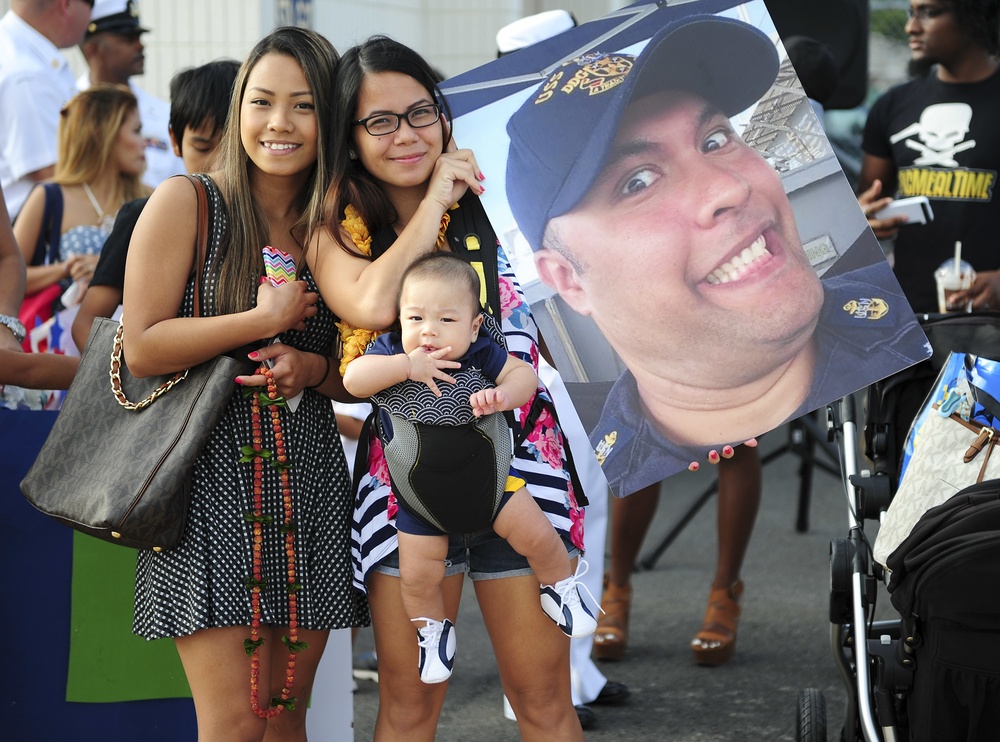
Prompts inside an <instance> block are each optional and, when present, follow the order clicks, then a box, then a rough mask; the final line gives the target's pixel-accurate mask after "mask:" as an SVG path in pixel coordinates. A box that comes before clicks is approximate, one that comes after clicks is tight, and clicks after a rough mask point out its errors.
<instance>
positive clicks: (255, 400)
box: [240, 364, 309, 719]
mask: <svg viewBox="0 0 1000 742" xmlns="http://www.w3.org/2000/svg"><path fill="white" fill-rule="evenodd" d="M257 373H258V374H260V375H263V376H264V377H266V378H267V392H266V393H264V392H262V391H260V389H259V387H258V388H256V389H245V390H244V395H246V396H249V397H250V398H251V416H250V421H251V422H250V425H251V429H252V431H253V443H252V445H250V446H243V447H242V449H241V453H242V454H243V455H242V457H241V458H240V462H241V463H251V464H253V508H254V509H253V512H248V513H246V514H245V518H246V520H247V521H248V522H250V523H253V574H252V575H251V576H250V577H248V578H247V587H249V588H250V611H251V616H250V638H249V639H246V640H244V642H243V648H244V649H245V650H246V653H247V655H248V656H249V657H250V707H251V708H252V709H253V712H254V713H255V714H257V716H259V717H260V718H262V719H269V718H272V717H274V716H277V715H278V714H280V713H281V712H282V710H283V709H285V708H288V709H292V710H294V709H295V703H296V702H297V701H298V699H297V698H295V697H293V696H292V684H293V683H294V682H295V655H296V654H297V653H298V652H300V651H301V650H303V649H307V648H308V647H309V645H308V644H307V643H306V642H300V641H299V622H298V607H297V599H296V593H297V592H298V589H299V587H300V586H299V583H298V582H297V581H296V579H295V522H294V520H293V519H292V487H291V482H290V475H289V470H290V469H291V468H292V462H291V461H289V460H288V456H287V454H286V451H285V436H284V433H283V432H282V428H281V418H280V409H281V408H282V407H285V406H287V405H286V402H285V399H284V398H283V397H279V396H278V387H277V384H276V383H275V381H274V373H273V372H272V371H271V369H269V368H268V367H267V366H265V365H263V364H261V366H260V368H258V369H257ZM262 406H264V407H267V408H268V410H270V412H271V427H272V428H273V430H274V447H275V452H274V453H272V452H271V451H269V450H268V449H266V448H264V447H263V436H262V434H261V425H260V423H261V407H262ZM265 461H267V463H269V464H270V465H271V466H273V467H275V468H276V469H277V470H278V471H279V472H280V473H281V499H282V510H283V520H282V523H281V531H282V533H283V534H284V536H285V557H286V560H287V563H288V629H289V631H288V633H289V636H282V637H281V641H282V642H284V644H285V646H286V647H288V664H287V666H286V669H285V685H284V687H283V688H282V689H281V693H280V695H277V696H274V697H273V698H272V699H271V703H270V707H269V708H261V706H260V699H259V695H258V693H259V682H258V681H259V678H260V646H261V644H263V643H264V640H263V639H261V638H260V591H261V590H262V589H263V588H264V586H265V585H266V584H267V580H265V579H264V576H263V571H262V569H261V563H262V561H263V559H262V557H261V550H262V548H263V543H264V538H263V535H262V534H263V529H264V526H266V525H271V524H272V523H273V521H274V519H273V518H272V517H271V516H270V515H264V513H263V496H264V462H265Z"/></svg>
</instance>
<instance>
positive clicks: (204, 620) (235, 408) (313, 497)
mask: <svg viewBox="0 0 1000 742" xmlns="http://www.w3.org/2000/svg"><path fill="white" fill-rule="evenodd" d="M199 177H200V178H201V179H202V180H203V181H204V182H205V184H206V186H207V190H208V194H209V200H210V212H211V215H212V218H211V221H210V239H209V246H208V259H207V260H206V261H205V262H206V265H211V261H212V257H213V255H214V254H215V252H216V251H217V250H218V248H219V244H220V241H221V237H222V235H223V233H224V230H225V228H226V225H225V212H224V210H223V208H222V204H221V202H220V199H221V195H220V193H219V190H218V188H217V187H216V185H215V183H214V182H213V181H212V180H211V179H210V178H208V177H207V176H199ZM171 249H174V248H171ZM307 270H308V269H305V271H307ZM300 278H303V279H305V280H306V281H307V282H308V283H309V285H310V289H311V290H312V291H316V287H315V284H314V282H313V279H312V276H311V275H307V274H304V275H301V276H300ZM209 281H210V277H208V276H206V285H205V292H204V293H205V296H206V297H211V296H212V294H213V291H212V289H213V287H212V286H211V285H210V283H209ZM193 309H194V302H193V286H192V285H191V284H189V285H188V289H187V292H186V294H185V298H184V303H183V306H182V309H181V314H182V315H185V316H191V315H192V314H193ZM203 313H204V314H211V313H212V312H211V302H210V300H209V299H207V300H206V307H205V309H204V310H203ZM335 333H336V328H335V326H334V317H333V314H332V313H331V312H330V310H329V309H328V308H327V307H326V306H325V304H323V302H322V300H320V301H319V311H318V312H317V314H316V316H315V317H312V318H310V319H309V321H308V323H307V329H306V330H305V331H304V332H288V333H285V334H283V335H282V341H283V342H284V343H286V344H288V345H292V346H295V347H296V348H300V349H302V350H305V351H310V352H316V353H324V354H325V353H327V352H328V351H329V349H330V348H331V347H332V344H333V340H334V337H335ZM250 414H251V407H250V401H249V400H248V399H246V398H244V396H243V394H242V393H240V391H239V390H237V392H236V394H234V395H233V397H232V399H231V401H230V403H229V408H228V410H227V411H226V413H225V415H224V416H223V418H222V421H221V422H220V423H219V424H218V426H217V428H216V430H215V432H214V433H213V435H212V436H211V438H210V439H209V442H208V445H207V446H206V448H205V450H204V451H203V452H202V454H201V456H200V457H199V458H198V460H197V462H196V463H195V470H194V480H193V483H192V490H191V505H190V509H189V511H188V521H187V526H186V529H185V532H184V536H183V538H182V539H181V542H180V544H179V545H178V546H177V548H175V549H172V550H170V551H165V552H160V553H154V552H152V551H140V552H139V557H138V564H137V570H136V595H135V617H134V622H133V627H132V630H133V631H134V633H136V634H138V635H139V636H143V637H145V638H147V639H156V638H160V637H176V636H185V635H187V634H190V633H192V632H194V631H197V630H198V629H202V628H209V627H222V626H249V625H250V591H249V590H248V588H247V587H246V579H247V577H248V576H249V575H250V574H251V571H252V564H253V553H252V543H251V524H249V523H247V522H246V520H245V518H244V513H246V512H252V511H253V500H252V480H253V466H252V465H251V464H249V463H238V459H239V457H240V448H241V447H242V446H245V445H249V444H250V443H251V440H250V438H251V422H250ZM281 422H282V426H283V429H284V432H285V440H286V448H287V451H288V456H289V458H290V459H291V461H292V464H293V468H292V470H291V485H292V493H293V495H292V501H293V504H292V508H293V517H294V519H295V521H296V524H297V530H296V538H295V568H296V573H297V578H298V581H299V582H300V584H301V586H302V587H301V589H300V590H299V592H298V622H299V625H300V626H301V627H302V628H306V629H338V628H347V627H350V626H359V625H364V624H366V623H367V621H368V609H367V603H366V601H365V598H364V596H363V594H362V593H360V591H358V590H357V589H356V588H355V587H354V586H352V580H351V574H352V567H351V552H350V544H351V512H352V502H351V499H350V498H351V496H350V472H349V471H348V468H347V463H346V461H345V459H344V453H343V448H342V446H341V443H340V437H339V436H338V434H337V426H336V422H335V420H334V416H333V409H332V405H331V404H330V400H329V399H327V398H326V397H323V396H321V395H320V394H318V393H316V392H315V391H313V390H311V389H307V390H306V391H305V393H304V395H303V396H302V400H301V402H300V403H299V406H298V408H297V409H296V411H295V412H294V413H292V412H290V411H289V410H288V409H282V411H281ZM263 430H264V447H265V448H267V447H268V438H269V436H270V426H269V425H267V424H266V421H265V425H264V426H263ZM271 447H272V448H273V442H272V444H271ZM264 513H265V515H271V516H273V518H274V524H273V525H269V526H265V527H264V546H263V571H264V576H265V579H266V580H267V586H266V588H265V589H264V590H263V591H262V594H261V610H262V616H261V620H262V622H264V623H267V624H276V625H287V624H288V621H289V616H288V592H287V589H286V584H287V576H286V570H287V566H286V559H285V553H284V541H283V536H282V534H281V533H280V528H279V524H280V523H281V520H282V500H281V483H280V478H279V474H278V472H277V470H276V469H274V468H272V467H270V466H265V467H264Z"/></svg>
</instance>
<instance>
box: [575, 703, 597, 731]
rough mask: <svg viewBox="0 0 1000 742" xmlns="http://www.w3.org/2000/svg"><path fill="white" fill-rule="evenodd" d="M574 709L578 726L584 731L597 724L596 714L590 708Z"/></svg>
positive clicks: (577, 707) (579, 707)
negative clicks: (578, 721) (578, 722)
mask: <svg viewBox="0 0 1000 742" xmlns="http://www.w3.org/2000/svg"><path fill="white" fill-rule="evenodd" d="M573 708H575V709H576V718H578V719H579V720H580V726H581V727H583V728H584V729H590V728H592V727H593V726H594V725H595V724H597V714H595V713H594V710H593V709H592V708H590V706H582V705H581V706H574V707H573Z"/></svg>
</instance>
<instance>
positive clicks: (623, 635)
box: [594, 575, 632, 660]
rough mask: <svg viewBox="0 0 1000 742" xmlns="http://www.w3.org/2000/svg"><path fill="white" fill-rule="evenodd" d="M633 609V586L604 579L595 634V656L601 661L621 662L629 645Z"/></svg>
mask: <svg viewBox="0 0 1000 742" xmlns="http://www.w3.org/2000/svg"><path fill="white" fill-rule="evenodd" d="M631 607H632V585H631V584H628V585H624V586H618V585H614V584H612V583H611V582H610V581H609V580H608V577H607V575H605V577H604V595H603V596H602V598H601V609H602V610H603V611H604V613H603V614H601V615H600V616H599V617H598V619H597V631H596V632H594V656H595V657H596V658H597V659H599V660H620V659H621V658H622V655H624V654H625V646H626V645H627V644H628V614H629V609H630V608H631Z"/></svg>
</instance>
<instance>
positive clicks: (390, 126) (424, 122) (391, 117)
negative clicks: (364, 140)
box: [354, 103, 441, 137]
mask: <svg viewBox="0 0 1000 742" xmlns="http://www.w3.org/2000/svg"><path fill="white" fill-rule="evenodd" d="M440 118H441V107H440V106H438V105H437V104H435V103H428V104H426V105H420V106H416V107H414V108H411V109H410V110H409V111H407V112H406V113H376V114H375V115H374V116H369V117H368V118H364V119H361V120H360V121H355V122H354V125H355V126H363V127H365V131H367V132H368V133H369V134H371V135H372V136H373V137H381V136H385V135H386V134H392V133H393V132H394V131H396V129H398V128H399V124H400V122H401V121H402V120H403V119H406V123H408V124H409V125H410V126H411V127H412V128H414V129H422V128H424V127H425V126H430V125H431V124H436V123H437V122H438V120H439V119H440Z"/></svg>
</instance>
